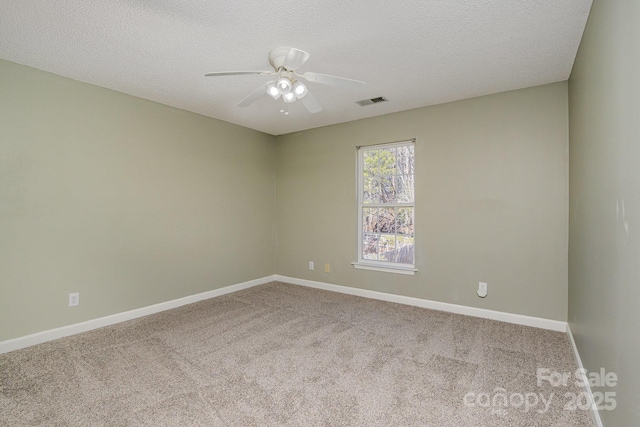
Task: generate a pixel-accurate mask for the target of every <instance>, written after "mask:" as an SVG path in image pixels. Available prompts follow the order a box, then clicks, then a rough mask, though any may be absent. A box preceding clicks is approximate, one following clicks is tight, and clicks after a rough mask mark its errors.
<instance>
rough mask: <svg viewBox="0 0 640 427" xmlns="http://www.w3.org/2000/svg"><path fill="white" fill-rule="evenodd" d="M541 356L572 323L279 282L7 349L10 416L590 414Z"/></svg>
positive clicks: (561, 346) (77, 420)
mask: <svg viewBox="0 0 640 427" xmlns="http://www.w3.org/2000/svg"><path fill="white" fill-rule="evenodd" d="M537 368H547V369H549V370H550V372H562V373H564V372H570V373H573V372H574V371H575V370H576V366H575V361H574V358H573V355H572V352H571V349H570V345H569V342H568V340H567V337H566V336H565V334H562V333H558V332H551V331H546V330H540V329H535V328H529V327H523V326H516V325H511V324H507V323H501V322H496V321H491V320H484V319H478V318H473V317H466V316H460V315H455V314H449V313H444V312H439V311H432V310H426V309H421V308H416V307H410V306H404V305H399V304H393V303H387V302H381V301H376V300H369V299H364V298H358V297H353V296H349V295H343V294H337V293H332V292H326V291H320V290H316V289H310V288H304V287H299V286H295V285H290V284H284V283H277V282H274V283H269V284H266V285H263V286H258V287H255V288H252V289H248V290H246V291H241V292H237V293H234V294H229V295H226V296H223V297H219V298H215V299H211V300H207V301H203V302H200V303H196V304H192V305H188V306H184V307H181V308H178V309H175V310H171V311H166V312H163V313H159V314H156V315H153V316H148V317H145V318H142V319H137V320H133V321H129V322H126V323H121V324H118V325H115V326H112V327H107V328H103V329H100V330H96V331H92V332H88V333H84V334H80V335H76V336H73V337H68V338H64V339H61V340H57V341H54V342H50V343H45V344H42V345H38V346H34V347H31V348H27V349H24V350H19V351H15V352H11V353H7V354H4V355H0V425H2V426H23V425H43V426H129V425H131V426H134V425H145V426H160V425H162V426H166V425H171V426H178V425H180V426H253V425H256V426H265V425H268V426H271V425H273V426H276V425H278V426H279V425H290V426H312V425H324V426H352V425H353V426H438V427H440V426H455V427H465V426H490V427H498V426H554V427H569V426H591V424H590V422H589V414H588V413H587V412H586V411H582V410H576V411H572V410H567V409H565V405H567V403H570V402H568V400H567V397H565V393H576V394H577V393H580V392H581V390H580V389H578V388H577V387H576V386H575V385H571V384H570V385H568V386H566V387H565V386H559V387H552V386H551V384H549V382H547V381H545V382H543V384H542V385H541V386H538V385H537V379H536V371H537ZM534 393H535V396H537V399H538V400H539V402H538V403H537V405H535V406H534V405H533V403H534V398H533V396H534ZM539 396H542V397H543V398H544V399H545V401H546V402H549V399H551V403H550V405H549V406H548V410H547V411H546V412H545V411H544V409H545V403H543V400H541V398H540V397H539ZM465 401H466V403H467V404H465ZM527 401H528V403H525V402H527ZM505 404H506V405H505Z"/></svg>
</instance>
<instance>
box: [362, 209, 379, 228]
mask: <svg viewBox="0 0 640 427" xmlns="http://www.w3.org/2000/svg"><path fill="white" fill-rule="evenodd" d="M362 231H363V232H364V233H377V232H378V231H379V227H378V208H364V209H362Z"/></svg>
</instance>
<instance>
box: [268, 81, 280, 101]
mask: <svg viewBox="0 0 640 427" xmlns="http://www.w3.org/2000/svg"><path fill="white" fill-rule="evenodd" d="M267 93H268V94H269V96H270V97H272V98H273V99H278V98H280V91H279V90H278V88H277V87H276V85H275V83H271V84H270V85H269V86H267Z"/></svg>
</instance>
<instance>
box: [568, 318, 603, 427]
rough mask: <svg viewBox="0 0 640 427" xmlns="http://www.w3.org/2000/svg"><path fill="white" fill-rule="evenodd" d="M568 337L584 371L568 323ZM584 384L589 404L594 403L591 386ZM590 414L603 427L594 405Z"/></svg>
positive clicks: (577, 360)
mask: <svg viewBox="0 0 640 427" xmlns="http://www.w3.org/2000/svg"><path fill="white" fill-rule="evenodd" d="M567 335H568V336H569V341H571V348H572V349H573V355H574V356H575V357H576V363H577V364H578V368H579V369H584V366H583V365H582V359H580V353H578V347H576V342H575V340H574V339H573V334H572V333H571V328H570V327H569V324H568V323H567ZM584 383H585V384H584V391H585V393H587V395H588V396H589V402H593V401H594V399H593V393H592V392H591V386H589V383H588V382H587V381H584ZM589 412H590V413H591V420H592V421H593V422H594V424H595V425H596V427H603V425H602V420H601V419H600V413H599V412H598V408H596V407H595V405H594V406H592V408H591V410H590V411H589Z"/></svg>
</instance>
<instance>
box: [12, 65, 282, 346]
mask: <svg viewBox="0 0 640 427" xmlns="http://www.w3.org/2000/svg"><path fill="white" fill-rule="evenodd" d="M274 145H275V137H273V136H270V135H266V134H263V133H260V132H256V131H252V130H249V129H246V128H243V127H240V126H236V125H232V124H229V123H226V122H222V121H218V120H214V119H211V118H207V117H203V116H199V115H196V114H193V113H189V112H185V111H182V110H177V109H174V108H171V107H168V106H165V105H160V104H156V103H153V102H150V101H146V100H143V99H139V98H135V97H132V96H128V95H125V94H122V93H118V92H114V91H111V90H107V89H103V88H99V87H96V86H92V85H88V84H84V83H80V82H77V81H74V80H70V79H66V78H63V77H59V76H56V75H53V74H49V73H45V72H42V71H38V70H35V69H32V68H28V67H24V66H20V65H17V64H14V63H11V62H7V61H2V60H0V341H4V340H7V339H10V338H15V337H19V336H23V335H27V334H30V333H34V332H39V331H43V330H48V329H52V328H56V327H59V326H63V325H69V324H73V323H77V322H81V321H85V320H89V319H93V318H98V317H102V316H105V315H110V314H114V313H118V312H123V311H127V310H131V309H135V308H139V307H145V306H149V305H152V304H155V303H159V302H163V301H168V300H172V299H175V298H179V297H183V296H187V295H193V294H196V293H200V292H204V291H207V290H212V289H216V288H220V287H223V286H228V285H232V284H236V283H242V282H245V281H248V280H252V279H256V278H262V277H265V276H269V275H271V274H274V273H275V258H274V256H273V255H272V254H273V242H274V237H275V236H274V194H275V171H274V167H275V166H274V165H275V148H274ZM70 292H80V305H79V306H78V307H73V308H70V307H68V294H69V293H70Z"/></svg>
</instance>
